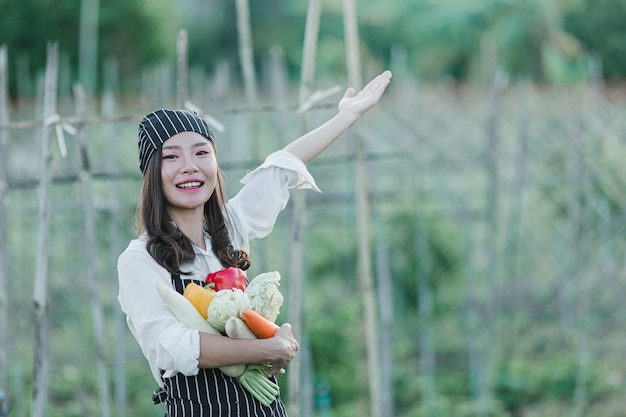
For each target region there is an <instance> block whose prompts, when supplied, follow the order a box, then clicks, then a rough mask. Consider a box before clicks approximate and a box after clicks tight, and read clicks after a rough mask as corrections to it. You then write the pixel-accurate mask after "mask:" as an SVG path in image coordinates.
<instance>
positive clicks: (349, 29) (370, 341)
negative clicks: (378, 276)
mask: <svg viewBox="0 0 626 417" xmlns="http://www.w3.org/2000/svg"><path fill="white" fill-rule="evenodd" d="M343 21H344V33H345V39H346V60H347V67H348V80H349V84H350V85H351V86H352V87H354V88H355V89H356V90H357V91H359V90H360V88H361V84H362V81H361V62H360V54H359V34H358V24H357V22H358V20H357V13H356V4H355V1H354V0H343ZM355 139H356V140H355V144H356V161H355V163H356V199H357V229H358V230H357V235H358V239H359V241H358V267H357V271H358V276H359V289H360V292H361V298H362V302H363V315H364V320H363V323H364V325H365V344H366V349H367V367H366V369H367V372H368V374H369V375H368V376H369V394H370V395H369V399H370V415H371V417H381V392H380V390H381V384H380V381H381V375H380V368H379V366H378V363H379V360H380V347H379V344H378V339H379V331H378V310H377V305H376V293H375V284H374V278H373V276H372V275H373V274H372V262H371V259H372V242H371V231H370V224H371V218H370V207H369V198H368V196H369V192H368V188H367V178H366V175H365V172H366V170H365V161H364V159H365V158H364V151H363V142H362V140H361V139H360V138H359V137H358V136H357V137H356V138H355Z"/></svg>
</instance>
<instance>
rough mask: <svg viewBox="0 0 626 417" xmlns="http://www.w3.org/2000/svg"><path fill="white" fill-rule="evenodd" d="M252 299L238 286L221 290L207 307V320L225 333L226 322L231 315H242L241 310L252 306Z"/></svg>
mask: <svg viewBox="0 0 626 417" xmlns="http://www.w3.org/2000/svg"><path fill="white" fill-rule="evenodd" d="M250 307H251V305H250V300H249V299H248V296H247V295H246V294H244V292H243V291H241V290H240V289H238V288H234V289H232V290H220V291H218V292H216V293H215V296H214V297H213V301H211V304H209V308H208V309H207V316H208V317H207V321H208V322H209V324H210V325H211V326H213V327H214V328H215V330H217V331H219V332H221V333H224V329H225V326H226V322H227V321H228V319H229V318H231V317H241V312H242V311H243V310H244V309H246V308H250Z"/></svg>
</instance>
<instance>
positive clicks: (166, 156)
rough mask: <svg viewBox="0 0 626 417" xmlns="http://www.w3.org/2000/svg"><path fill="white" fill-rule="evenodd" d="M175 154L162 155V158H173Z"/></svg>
mask: <svg viewBox="0 0 626 417" xmlns="http://www.w3.org/2000/svg"><path fill="white" fill-rule="evenodd" d="M174 158H176V155H163V159H174Z"/></svg>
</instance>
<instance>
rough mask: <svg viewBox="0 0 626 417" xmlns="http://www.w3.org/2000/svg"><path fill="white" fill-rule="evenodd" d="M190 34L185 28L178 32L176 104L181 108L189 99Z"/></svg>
mask: <svg viewBox="0 0 626 417" xmlns="http://www.w3.org/2000/svg"><path fill="white" fill-rule="evenodd" d="M188 49H189V47H188V36H187V31H186V30H185V29H181V30H180V31H179V32H178V37H177V38H176V52H177V54H176V57H177V60H176V106H177V108H179V109H182V108H184V106H185V101H186V100H187V78H188V76H189V75H188V72H189V71H188V69H187V56H188V52H187V51H188Z"/></svg>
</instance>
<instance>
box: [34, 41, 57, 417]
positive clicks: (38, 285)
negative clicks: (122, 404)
mask: <svg viewBox="0 0 626 417" xmlns="http://www.w3.org/2000/svg"><path fill="white" fill-rule="evenodd" d="M58 49H59V48H58V44H56V43H51V44H48V48H47V62H46V73H45V80H44V99H43V116H44V120H46V119H48V118H50V117H51V116H53V115H54V114H55V113H56V101H57V75H58V70H59V52H58ZM50 129H51V127H50V126H45V125H44V126H43V127H42V129H41V132H42V134H41V144H40V146H41V149H40V151H41V153H40V155H41V157H40V161H39V162H40V166H39V210H38V219H39V220H38V221H39V224H38V230H37V253H36V256H37V257H36V264H35V282H34V285H33V287H34V290H33V303H34V309H35V349H34V350H35V352H34V361H33V362H34V364H33V372H34V375H33V406H32V416H33V417H44V415H45V414H46V413H45V409H46V402H47V398H48V355H47V353H48V314H47V298H48V240H49V239H48V234H49V228H50V227H49V226H50V213H49V210H50V195H49V188H50V183H51V178H50V167H51V165H52V152H51V150H50Z"/></svg>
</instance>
